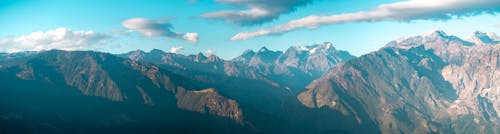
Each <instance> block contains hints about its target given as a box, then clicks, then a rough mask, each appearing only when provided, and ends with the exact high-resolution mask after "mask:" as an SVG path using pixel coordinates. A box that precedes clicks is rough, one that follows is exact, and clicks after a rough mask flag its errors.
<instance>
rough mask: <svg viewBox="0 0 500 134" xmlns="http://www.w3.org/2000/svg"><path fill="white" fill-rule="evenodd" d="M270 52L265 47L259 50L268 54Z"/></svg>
mask: <svg viewBox="0 0 500 134" xmlns="http://www.w3.org/2000/svg"><path fill="white" fill-rule="evenodd" d="M267 51H269V49H267V47H265V46H263V47H261V48H260V49H259V52H267Z"/></svg>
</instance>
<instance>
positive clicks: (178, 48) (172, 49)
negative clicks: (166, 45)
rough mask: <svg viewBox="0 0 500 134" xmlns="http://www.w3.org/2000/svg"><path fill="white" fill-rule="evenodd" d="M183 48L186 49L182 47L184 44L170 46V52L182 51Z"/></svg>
mask: <svg viewBox="0 0 500 134" xmlns="http://www.w3.org/2000/svg"><path fill="white" fill-rule="evenodd" d="M183 49H184V47H182V46H178V47H172V48H170V52H171V53H178V52H180V51H182V50H183Z"/></svg>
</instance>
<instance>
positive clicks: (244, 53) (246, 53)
mask: <svg viewBox="0 0 500 134" xmlns="http://www.w3.org/2000/svg"><path fill="white" fill-rule="evenodd" d="M252 54H255V51H253V50H252V49H248V50H245V51H244V52H243V53H242V54H241V55H252Z"/></svg>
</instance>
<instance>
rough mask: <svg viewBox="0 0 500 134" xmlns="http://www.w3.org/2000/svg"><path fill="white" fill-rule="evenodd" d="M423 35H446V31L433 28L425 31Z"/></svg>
mask: <svg viewBox="0 0 500 134" xmlns="http://www.w3.org/2000/svg"><path fill="white" fill-rule="evenodd" d="M423 36H426V37H447V36H448V35H446V33H445V32H444V31H442V30H433V31H430V32H427V33H425V34H424V35H423Z"/></svg>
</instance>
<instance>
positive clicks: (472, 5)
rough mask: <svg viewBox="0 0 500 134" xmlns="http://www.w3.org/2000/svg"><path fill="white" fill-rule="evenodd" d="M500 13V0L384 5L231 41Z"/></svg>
mask: <svg viewBox="0 0 500 134" xmlns="http://www.w3.org/2000/svg"><path fill="white" fill-rule="evenodd" d="M498 12H500V0H407V1H401V2H395V3H389V4H382V5H379V6H378V7H377V8H375V9H374V10H371V11H364V12H354V13H344V14H335V15H330V16H323V15H311V16H307V17H304V18H300V19H296V20H291V21H289V22H288V23H285V24H282V25H278V26H275V27H272V28H267V29H260V30H257V31H251V32H242V33H238V34H236V35H234V36H233V37H232V38H231V40H245V39H250V38H254V37H259V36H266V35H278V34H283V33H286V32H290V31H293V30H297V29H301V28H307V29H316V28H318V27H320V26H322V25H331V24H339V23H348V22H376V21H413V20H449V19H453V18H459V17H464V16H473V15H479V14H483V13H490V14H495V13H498Z"/></svg>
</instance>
